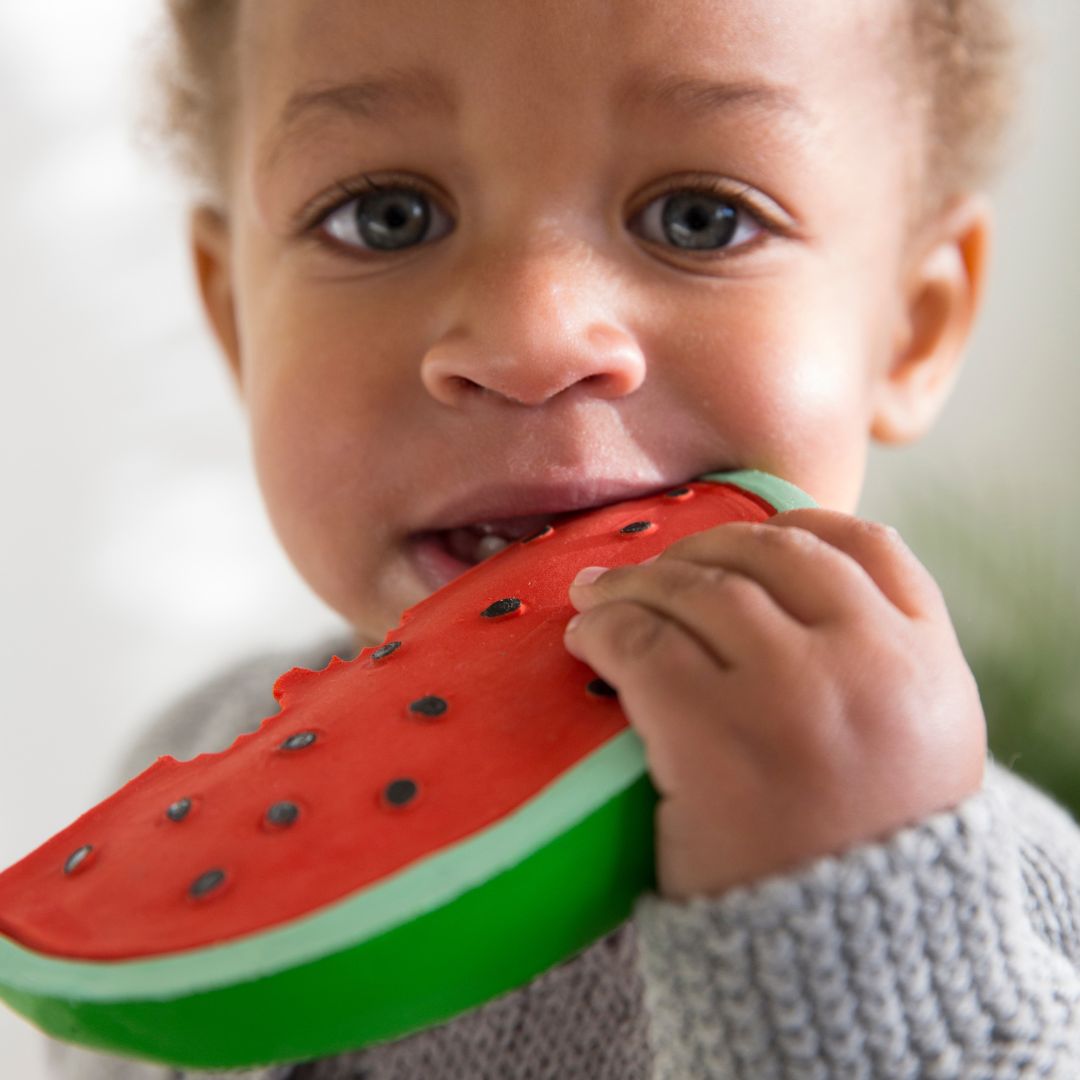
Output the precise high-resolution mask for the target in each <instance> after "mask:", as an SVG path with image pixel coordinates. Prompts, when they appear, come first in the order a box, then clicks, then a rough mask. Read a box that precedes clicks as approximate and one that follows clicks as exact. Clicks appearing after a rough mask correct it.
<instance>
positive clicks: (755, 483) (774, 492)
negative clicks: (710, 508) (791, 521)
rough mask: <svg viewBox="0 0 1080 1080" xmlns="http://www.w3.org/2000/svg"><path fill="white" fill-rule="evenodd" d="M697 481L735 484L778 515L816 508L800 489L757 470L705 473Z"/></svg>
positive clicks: (814, 503)
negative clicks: (759, 499)
mask: <svg viewBox="0 0 1080 1080" xmlns="http://www.w3.org/2000/svg"><path fill="white" fill-rule="evenodd" d="M698 480H709V481H712V482H713V483H716V484H735V485H736V486H737V487H741V488H744V489H745V490H746V491H750V492H753V493H754V494H755V495H760V496H761V497H762V498H763V499H764V500H765V501H766V502H767V503H769V504H770V505H771V506H773V507H774V508H775V509H776V512H777V513H778V514H782V513H784V512H785V511H786V510H802V509H807V508H816V507H817V503H816V502H814V500H813V499H811V498H810V496H809V495H807V494H806V492H805V491H803V490H802V489H801V488H797V487H796V486H795V485H794V484H789V483H788V482H787V481H786V480H781V479H780V477H779V476H773V475H772V474H771V473H766V472H761V471H760V470H758V469H739V470H736V471H735V472H718V473H705V474H704V475H702V476H699V477H698Z"/></svg>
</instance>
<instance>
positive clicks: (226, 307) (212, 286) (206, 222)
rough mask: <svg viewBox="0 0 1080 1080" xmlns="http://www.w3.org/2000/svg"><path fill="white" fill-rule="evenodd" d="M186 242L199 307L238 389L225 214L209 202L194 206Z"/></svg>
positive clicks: (236, 336)
mask: <svg viewBox="0 0 1080 1080" xmlns="http://www.w3.org/2000/svg"><path fill="white" fill-rule="evenodd" d="M190 242H191V253H192V259H193V262H194V264H195V276H196V280H197V282H198V287H199V295H200V298H201V299H202V305H203V311H204V312H205V313H206V317H207V319H208V320H209V322H210V327H211V329H212V330H213V332H214V336H215V337H216V338H217V340H218V344H219V345H220V346H221V350H222V353H223V354H224V356H225V360H226V362H227V364H228V366H229V370H230V372H231V374H232V377H233V381H234V382H235V384H236V387H237V389H240V388H241V386H242V382H241V364H240V338H239V334H238V332H237V325H236V303H235V298H234V292H233V274H232V262H231V258H230V253H229V226H228V222H227V221H226V219H225V217H224V216H223V215H222V214H221V213H220V212H219V211H217V210H214V209H213V208H211V207H209V206H198V207H196V208H195V209H194V210H193V211H192V213H191V220H190Z"/></svg>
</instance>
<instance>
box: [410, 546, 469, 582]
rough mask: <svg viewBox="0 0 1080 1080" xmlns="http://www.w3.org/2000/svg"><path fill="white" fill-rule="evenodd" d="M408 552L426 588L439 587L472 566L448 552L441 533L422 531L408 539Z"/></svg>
mask: <svg viewBox="0 0 1080 1080" xmlns="http://www.w3.org/2000/svg"><path fill="white" fill-rule="evenodd" d="M409 549H410V551H409V554H410V556H411V558H412V561H413V565H414V566H415V567H416V569H417V572H418V573H419V574H420V576H421V577H422V578H423V579H424V581H425V583H426V584H427V586H428V588H430V589H441V588H442V587H443V586H444V585H449V584H450V582H451V581H453V580H454V579H455V578H459V577H461V575H462V574H464V573H466V572H467V571H469V570H471V569H472V568H473V564H472V563H467V562H463V561H462V560H461V559H459V558H458V557H457V556H456V555H453V554H451V553H450V551H449V550H448V549H447V547H446V544H445V543H444V542H443V537H442V534H438V533H422V534H421V535H419V536H413V537H410V539H409Z"/></svg>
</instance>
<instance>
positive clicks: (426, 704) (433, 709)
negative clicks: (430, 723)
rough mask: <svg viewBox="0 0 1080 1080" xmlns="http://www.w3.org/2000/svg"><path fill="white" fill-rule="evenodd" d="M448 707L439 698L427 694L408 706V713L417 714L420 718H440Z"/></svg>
mask: <svg viewBox="0 0 1080 1080" xmlns="http://www.w3.org/2000/svg"><path fill="white" fill-rule="evenodd" d="M449 707H450V706H449V705H447V704H446V701H445V700H444V699H443V698H441V697H435V695H434V694H428V696H427V697H422V698H420V699H419V700H418V701H414V702H413V703H412V704H411V705H410V706H409V712H414V713H419V714H420V715H421V716H442V714H443V713H444V712H446V710H447V709H448V708H449Z"/></svg>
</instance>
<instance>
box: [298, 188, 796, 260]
mask: <svg viewBox="0 0 1080 1080" xmlns="http://www.w3.org/2000/svg"><path fill="white" fill-rule="evenodd" d="M363 180H364V182H363V183H362V184H360V183H356V182H354V181H349V180H339V181H338V182H337V184H336V185H335V188H336V191H335V193H334V194H335V195H337V193H339V192H340V193H342V194H343V195H344V197H343V198H342V197H340V196H337V197H336V198H335V199H334V201H333V202H330V201H329V200H328V197H323V196H320V197H318V198H317V199H315V200H313V202H312V203H309V204H308V205H307V206H305V207H303V208H302V209H301V210H300V211H299V213H297V214H296V218H295V221H296V231H297V233H298V234H300V235H301V236H306V237H310V238H311V239H313V240H314V241H315V243H317V244H319V245H320V246H322V247H324V248H329V249H330V250H331V251H333V252H335V253H341V254H344V255H345V256H346V257H350V258H358V259H364V258H377V257H378V256H380V255H382V256H392V255H395V254H407V253H408V252H410V251H412V250H414V249H415V248H417V247H423V246H425V245H424V244H422V243H421V244H415V245H412V246H411V247H408V248H403V249H402V250H401V251H400V252H393V251H390V252H386V251H370V250H368V249H366V248H361V247H350V246H348V245H345V244H342V243H341V242H340V241H336V240H334V239H332V238H327V237H326V236H325V235H324V234H323V233H322V231H321V230H322V226H323V224H324V223H325V222H326V221H327V219H328V218H330V217H331V216H333V214H335V213H336V212H337V211H338V210H341V209H342V208H343V207H345V206H347V205H348V204H349V203H350V202H353V201H355V200H357V199H363V198H365V197H367V196H370V195H372V194H378V193H379V192H382V191H387V190H390V191H399V190H403V191H408V192H411V193H414V194H417V195H423V196H424V197H425V198H427V199H432V200H434V196H433V195H432V194H431V192H429V191H428V190H427V189H426V188H425V187H423V186H421V185H419V184H417V183H416V181H414V180H411V179H408V178H406V177H397V176H394V175H391V176H387V177H383V178H382V180H381V182H380V183H376V182H375V181H374V180H372V179H371V177H370V176H368V175H367V174H364V177H363ZM752 191H753V188H751V187H750V186H749V185H748V184H733V183H732V182H731V181H723V180H717V179H715V178H714V177H709V176H690V177H682V178H676V179H674V180H672V181H671V182H670V184H669V185H668V186H665V187H663V188H662V189H661V190H660V191H657V192H653V193H652V194H651V195H650V196H649V198H648V199H647V200H645V202H644V203H643V204H642V205H641V207H640V209H638V210H637V211H635V213H634V215H633V220H635V221H636V220H637V219H638V218H640V217H641V216H642V214H644V213H645V211H646V210H647V209H648V208H649V207H650V206H652V204H653V203H654V202H656V201H657V200H658V199H662V198H663V197H664V196H665V195H672V194H675V193H677V192H688V193H698V194H703V195H711V196H713V197H715V198H718V199H721V200H723V201H724V202H726V203H728V204H729V205H731V206H734V207H735V208H736V209H737V210H738V211H740V212H741V213H744V214H746V215H748V216H749V218H750V219H751V220H752V221H753V223H754V224H755V225H756V226H757V227H759V228H760V229H762V230H763V232H764V233H765V234H774V235H777V236H792V235H794V234H795V229H794V227H793V226H790V225H787V224H785V223H782V222H780V221H778V220H777V218H776V216H774V215H771V214H768V213H767V212H766V211H765V210H764V209H763V208H762V207H760V206H759V205H757V201H756V200H754V199H752V198H750V197H749V194H748V193H750V192H752ZM436 201H437V200H436ZM649 242H650V243H652V244H654V245H659V243H660V242H659V241H655V240H650V241H649ZM759 243H760V238H755V239H753V240H750V241H748V242H745V243H743V244H740V245H739V246H738V247H736V248H734V249H728V248H718V249H714V250H701V251H694V250H693V249H685V248H677V247H675V246H673V245H664V246H665V247H666V249H667V250H669V251H673V252H675V253H677V254H680V255H684V256H686V257H689V258H698V259H702V258H704V259H707V260H710V261H715V260H718V259H723V258H732V257H733V256H735V255H737V254H741V253H743V252H744V251H745V250H747V249H750V248H756V247H757V246H758V244H759Z"/></svg>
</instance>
